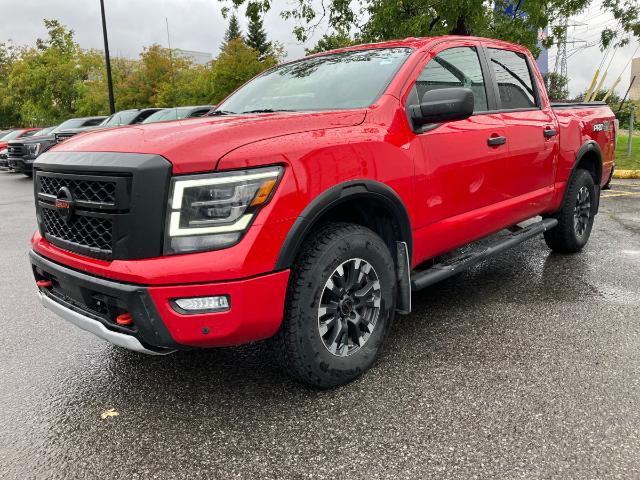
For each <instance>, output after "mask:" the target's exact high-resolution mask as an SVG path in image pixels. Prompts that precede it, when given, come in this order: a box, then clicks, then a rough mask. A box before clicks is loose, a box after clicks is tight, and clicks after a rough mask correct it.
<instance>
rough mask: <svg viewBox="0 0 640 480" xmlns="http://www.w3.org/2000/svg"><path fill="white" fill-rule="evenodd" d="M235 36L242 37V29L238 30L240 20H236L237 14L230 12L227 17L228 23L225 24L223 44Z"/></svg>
mask: <svg viewBox="0 0 640 480" xmlns="http://www.w3.org/2000/svg"><path fill="white" fill-rule="evenodd" d="M236 38H240V39H241V38H242V30H240V22H238V16H237V15H236V13H235V12H233V13H232V14H231V17H229V25H228V26H227V31H226V32H225V34H224V44H223V45H226V44H227V43H229V42H230V41H231V40H234V39H236Z"/></svg>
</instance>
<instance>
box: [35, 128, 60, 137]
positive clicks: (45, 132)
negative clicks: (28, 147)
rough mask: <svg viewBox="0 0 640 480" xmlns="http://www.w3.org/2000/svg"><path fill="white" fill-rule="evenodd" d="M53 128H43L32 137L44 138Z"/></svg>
mask: <svg viewBox="0 0 640 480" xmlns="http://www.w3.org/2000/svg"><path fill="white" fill-rule="evenodd" d="M54 128H56V127H47V128H43V129H42V130H38V131H37V132H36V134H35V135H34V137H44V136H45V135H49V134H50V133H51V132H52V131H53V129H54Z"/></svg>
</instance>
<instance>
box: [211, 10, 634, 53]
mask: <svg viewBox="0 0 640 480" xmlns="http://www.w3.org/2000/svg"><path fill="white" fill-rule="evenodd" d="M221 1H228V0H221ZM232 1H233V4H234V5H235V6H236V7H237V6H239V5H241V4H243V3H245V2H260V4H261V8H262V10H263V11H266V10H268V8H269V7H270V6H271V3H272V2H271V1H270V0H232ZM591 4H592V0H545V1H535V0H530V1H529V0H527V1H525V2H515V1H513V0H494V1H491V2H488V1H486V0H401V1H398V0H352V1H345V0H326V1H323V2H317V1H315V0H295V1H294V2H293V6H292V7H290V8H288V9H286V10H284V11H282V12H281V15H282V16H283V17H284V18H285V19H293V20H294V21H296V22H297V25H296V27H295V28H294V34H295V35H296V36H297V37H298V39H299V40H300V41H304V40H307V39H308V38H309V36H310V35H311V34H313V32H314V31H315V29H317V28H318V27H319V26H320V25H327V26H328V27H329V28H333V29H342V30H344V31H346V32H355V33H356V34H357V36H358V38H359V39H361V40H363V41H378V40H388V39H393V38H404V37H407V36H419V37H423V36H434V35H444V34H457V35H478V36H486V37H491V38H498V39H505V40H510V41H514V42H517V43H521V44H523V45H525V46H527V47H529V49H531V51H532V52H533V53H534V54H537V53H538V47H537V43H538V31H540V30H541V29H544V28H548V27H550V25H551V23H552V21H555V20H557V19H559V18H563V17H569V16H572V15H576V14H579V13H581V12H583V11H584V10H585V9H586V8H587V7H588V6H590V5H591ZM601 10H602V11H603V12H608V13H611V14H612V15H613V17H614V18H615V20H616V21H617V27H616V30H613V29H611V28H605V29H604V30H603V32H602V35H601V39H600V40H601V44H602V46H603V47H607V46H608V45H609V44H611V43H615V44H618V45H624V44H626V43H628V42H629V39H630V37H633V36H635V37H640V8H639V7H638V6H637V4H636V1H635V0H603V2H602V7H601ZM564 30H566V29H565V28H563V27H562V26H553V27H552V28H551V31H550V35H549V36H548V37H547V39H546V40H545V41H544V43H545V45H546V46H550V45H551V44H553V43H554V39H555V38H557V37H558V36H559V35H562V34H563V33H565V32H564Z"/></svg>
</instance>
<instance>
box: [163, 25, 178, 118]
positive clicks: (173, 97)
mask: <svg viewBox="0 0 640 480" xmlns="http://www.w3.org/2000/svg"><path fill="white" fill-rule="evenodd" d="M164 21H165V22H166V23H167V44H168V45H169V66H170V67H171V103H172V106H174V107H175V106H176V105H175V104H176V70H175V68H174V66H173V50H172V49H171V35H169V19H168V18H167V17H164Z"/></svg>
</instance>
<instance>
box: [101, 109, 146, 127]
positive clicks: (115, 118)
mask: <svg viewBox="0 0 640 480" xmlns="http://www.w3.org/2000/svg"><path fill="white" fill-rule="evenodd" d="M138 113H139V112H138V110H123V111H122V112H118V113H116V114H114V115H112V116H111V117H109V118H108V119H107V120H106V121H105V122H104V123H102V124H101V126H104V127H119V126H120V125H129V124H130V123H131V122H132V121H133V119H134V118H136V116H137V115H138Z"/></svg>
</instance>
